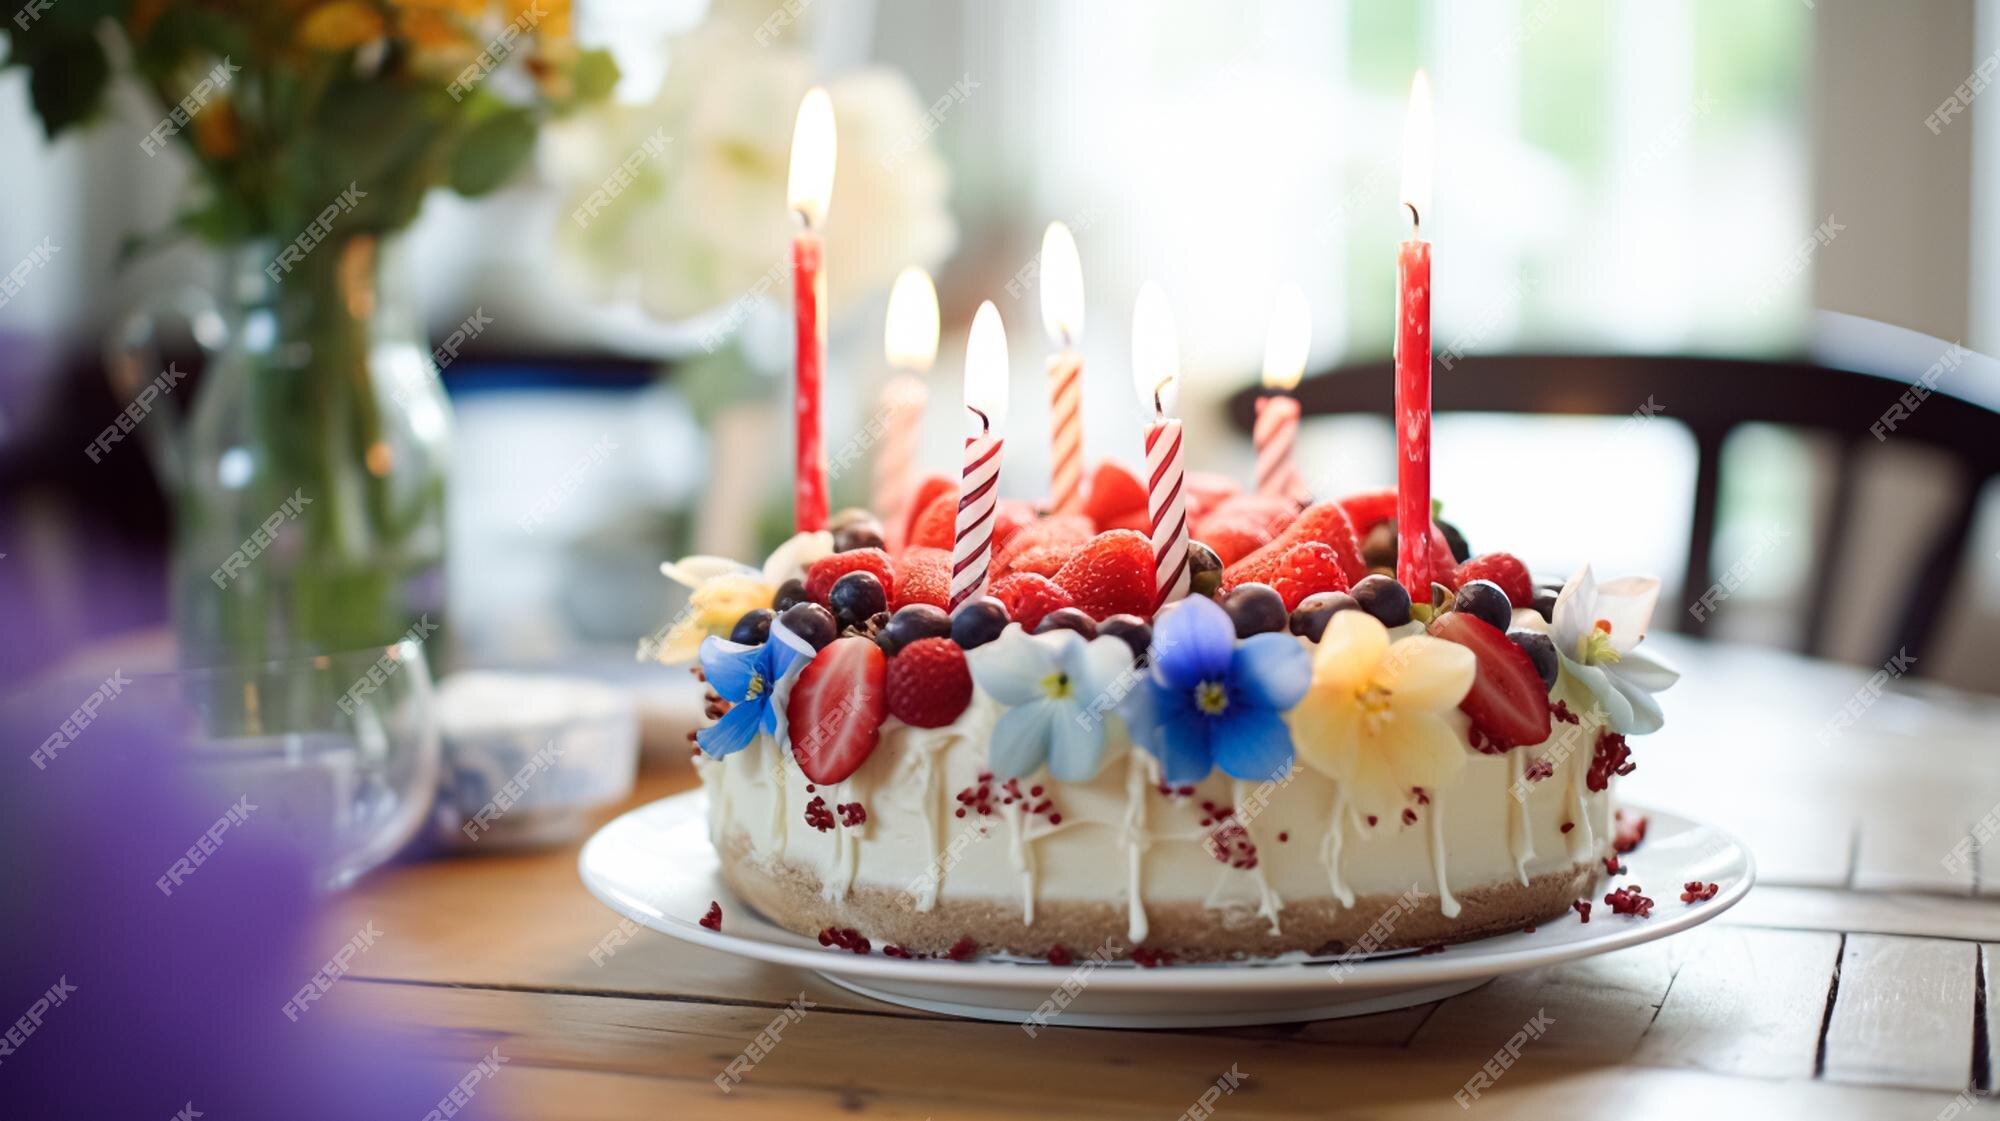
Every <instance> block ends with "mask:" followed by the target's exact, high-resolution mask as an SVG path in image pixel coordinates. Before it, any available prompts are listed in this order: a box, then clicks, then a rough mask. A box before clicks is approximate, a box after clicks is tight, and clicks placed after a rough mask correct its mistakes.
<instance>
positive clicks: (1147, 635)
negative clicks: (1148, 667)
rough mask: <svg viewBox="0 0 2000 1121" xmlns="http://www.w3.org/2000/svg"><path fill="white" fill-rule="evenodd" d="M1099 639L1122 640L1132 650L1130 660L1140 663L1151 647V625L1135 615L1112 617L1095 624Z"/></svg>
mask: <svg viewBox="0 0 2000 1121" xmlns="http://www.w3.org/2000/svg"><path fill="white" fill-rule="evenodd" d="M1097 635H1098V637H1099V638H1105V637H1109V638H1117V639H1123V640H1124V642H1125V645H1127V646H1130V647H1131V648H1132V660H1133V661H1141V660H1143V659H1144V658H1145V657H1146V649H1147V648H1148V647H1150V646H1152V645H1153V625H1152V624H1151V623H1148V622H1147V621H1146V620H1144V619H1141V618H1139V617H1138V616H1137V615H1113V616H1111V617H1110V618H1108V619H1106V620H1104V621H1103V622H1101V623H1099V624H1097Z"/></svg>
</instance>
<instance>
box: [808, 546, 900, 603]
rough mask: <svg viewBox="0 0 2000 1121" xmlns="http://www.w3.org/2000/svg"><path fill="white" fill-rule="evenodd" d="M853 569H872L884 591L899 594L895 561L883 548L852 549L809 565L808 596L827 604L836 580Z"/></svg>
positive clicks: (870, 570)
mask: <svg viewBox="0 0 2000 1121" xmlns="http://www.w3.org/2000/svg"><path fill="white" fill-rule="evenodd" d="M850 572H872V573H874V574H875V578H876V579H877V580H880V581H882V591H883V592H885V593H886V594H888V595H891V596H893V595H895V594H896V564H895V562H894V561H892V560H890V559H889V554H887V553H885V552H883V551H882V550H880V549H849V550H848V551H847V552H844V553H833V554H831V555H829V556H824V557H821V558H820V559H818V560H816V561H814V562H813V563H812V567H811V568H808V569H806V598H807V599H809V600H812V601H813V602H814V603H817V604H819V605H820V606H821V607H826V606H827V595H828V594H829V593H830V592H832V591H833V582H834V581H835V580H838V579H840V578H841V577H842V576H845V575H847V574H848V573H850Z"/></svg>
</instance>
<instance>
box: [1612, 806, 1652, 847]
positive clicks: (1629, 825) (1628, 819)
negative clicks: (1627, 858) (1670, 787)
mask: <svg viewBox="0 0 2000 1121" xmlns="http://www.w3.org/2000/svg"><path fill="white" fill-rule="evenodd" d="M1612 829H1613V832H1614V833H1615V834H1616V835H1615V836H1614V837H1613V838H1612V841H1611V847H1612V848H1614V849H1616V850H1618V851H1619V852H1631V851H1632V850H1633V849H1636V848H1638V847H1639V842H1640V841H1643V840H1645V839H1646V815H1645V814H1635V813H1627V812H1626V811H1624V810H1619V811H1618V812H1617V815H1616V816H1615V817H1614V819H1613V825H1612Z"/></svg>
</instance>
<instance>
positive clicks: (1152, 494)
mask: <svg viewBox="0 0 2000 1121" xmlns="http://www.w3.org/2000/svg"><path fill="white" fill-rule="evenodd" d="M1180 364H1181V362H1180V343H1179V341H1178V340H1177V339H1176V338H1175V336H1174V319H1173V312H1172V310H1171V309H1169V308H1168V307H1167V296H1166V293H1164V292H1162V291H1161V290H1160V287H1159V285H1157V284H1154V283H1153V282H1151V281H1147V282H1146V284H1145V285H1144V286H1143V287H1141V288H1140V289H1139V300H1138V302H1137V303H1136V304H1134V305H1133V308H1132V382H1133V386H1134V388H1136V389H1137V390H1138V391H1139V400H1140V401H1141V402H1142V405H1143V406H1150V408H1151V410H1152V417H1153V419H1152V421H1151V422H1150V423H1148V424H1147V425H1146V515H1147V526H1148V528H1149V529H1150V530H1151V532H1150V534H1149V538H1150V540H1151V542H1152V546H1153V586H1154V596H1153V610H1155V611H1158V610H1159V609H1160V608H1161V607H1163V606H1165V605H1166V604H1167V603H1168V602H1170V601H1172V600H1177V599H1182V598H1184V597H1186V595H1187V594H1188V586H1189V583H1190V577H1191V574H1190V573H1189V571H1188V519H1187V450H1186V446H1185V441H1183V440H1182V438H1181V422H1180V421H1178V420H1174V419H1172V418H1170V417H1168V416H1167V409H1168V407H1169V403H1170V402H1171V401H1172V399H1173V394H1174V390H1175V389H1176V387H1177V385H1178V383H1179V381H1180Z"/></svg>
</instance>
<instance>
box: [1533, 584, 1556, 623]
mask: <svg viewBox="0 0 2000 1121" xmlns="http://www.w3.org/2000/svg"><path fill="white" fill-rule="evenodd" d="M1534 608H1535V614H1537V615H1540V616H1541V617H1542V622H1544V623H1553V622H1555V621H1556V593H1555V592H1552V591H1550V590H1549V589H1547V588H1536V589H1535V603H1534Z"/></svg>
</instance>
